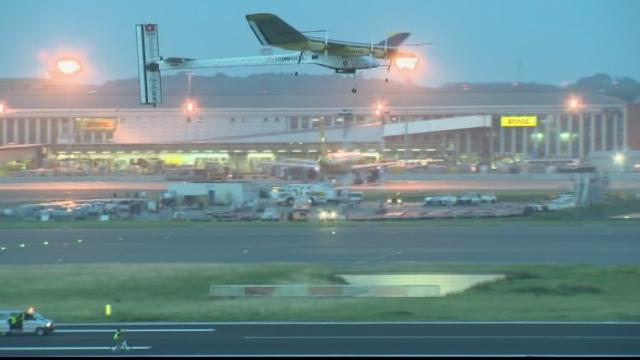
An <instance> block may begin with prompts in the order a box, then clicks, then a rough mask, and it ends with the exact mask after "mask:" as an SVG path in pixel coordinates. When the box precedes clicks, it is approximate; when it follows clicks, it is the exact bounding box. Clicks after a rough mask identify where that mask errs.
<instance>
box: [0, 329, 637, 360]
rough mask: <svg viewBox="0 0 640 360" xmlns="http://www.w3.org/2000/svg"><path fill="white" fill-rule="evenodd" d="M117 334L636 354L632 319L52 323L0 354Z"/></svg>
mask: <svg viewBox="0 0 640 360" xmlns="http://www.w3.org/2000/svg"><path fill="white" fill-rule="evenodd" d="M116 327H121V328H122V329H123V331H124V334H125V338H126V339H127V344H128V345H129V346H130V347H132V349H131V350H130V351H128V352H125V351H123V352H119V353H117V354H122V355H135V356H161V355H169V356H170V355H181V356H189V355H191V356H256V355H266V356H318V355H324V356H329V355H331V356H366V355H374V356H375V355H380V356H390V355H401V356H404V355H414V356H415V355H459V356H463V355H480V356H489V355H496V356H505V355H515V356H526V355H545V356H546V355H574V356H575V355H583V356H584V355H599V356H605V355H610V356H638V355H640V323H562V322H555V323H554V322H548V323H547V322H544V323H535V322H534V323H531V322H509V323H500V322H480V323H455V322H432V323H431V322H425V323H419V322H415V323H317V322H316V323H199V324H194V323H191V324H189V323H187V324H181V323H164V324H158V323H147V324H144V323H138V324H135V323H133V324H104V325H98V324H86V325H79V324H60V325H58V326H57V330H56V332H54V333H53V334H51V335H47V336H42V337H37V336H35V335H11V336H4V337H0V357H5V356H80V355H84V356H100V355H112V352H111V350H110V346H112V340H111V339H112V334H113V331H114V330H115V328H116Z"/></svg>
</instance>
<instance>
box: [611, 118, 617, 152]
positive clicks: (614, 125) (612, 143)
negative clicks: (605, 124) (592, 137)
mask: <svg viewBox="0 0 640 360" xmlns="http://www.w3.org/2000/svg"><path fill="white" fill-rule="evenodd" d="M611 122H612V124H611V127H613V141H612V142H611V150H614V151H617V150H618V114H614V115H612V116H611Z"/></svg>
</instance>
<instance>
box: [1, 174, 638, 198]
mask: <svg viewBox="0 0 640 360" xmlns="http://www.w3.org/2000/svg"><path fill="white" fill-rule="evenodd" d="M579 175H580V174H424V173H407V174H387V175H385V176H384V179H385V180H384V182H383V183H382V184H367V185H359V186H350V188H352V189H359V190H364V191H408V192H415V191H421V192H425V193H427V192H443V191H469V190H476V191H498V190H514V191H521V190H545V191H567V190H569V189H570V188H571V186H572V180H571V179H572V177H575V176H579ZM170 183H171V182H167V181H164V179H163V178H162V177H161V176H139V177H135V176H124V177H120V178H119V177H114V176H109V177H96V176H94V177H77V178H73V177H72V178H68V177H55V178H53V177H52V178H0V204H13V203H21V202H34V201H48V200H74V199H75V200H78V199H91V198H110V197H112V195H113V193H114V192H115V193H117V194H118V196H119V197H123V196H126V193H127V192H129V193H130V194H133V193H134V192H136V191H138V192H141V191H146V192H148V193H162V192H165V191H166V190H167V189H168V186H169V184H170ZM610 186H611V189H613V190H624V191H634V190H635V191H638V190H640V173H629V174H612V175H611V181H610Z"/></svg>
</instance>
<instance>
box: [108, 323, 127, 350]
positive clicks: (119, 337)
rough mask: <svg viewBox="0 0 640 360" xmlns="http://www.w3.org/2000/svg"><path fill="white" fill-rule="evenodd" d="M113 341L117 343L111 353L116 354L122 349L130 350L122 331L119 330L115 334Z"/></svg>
mask: <svg viewBox="0 0 640 360" xmlns="http://www.w3.org/2000/svg"><path fill="white" fill-rule="evenodd" d="M113 341H114V342H115V346H114V347H113V348H111V351H113V352H115V351H118V350H121V349H124V350H127V351H128V350H129V347H128V346H127V340H126V339H125V338H124V334H123V332H122V329H120V328H118V329H117V330H116V332H115V333H113Z"/></svg>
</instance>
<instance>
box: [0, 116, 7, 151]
mask: <svg viewBox="0 0 640 360" xmlns="http://www.w3.org/2000/svg"><path fill="white" fill-rule="evenodd" d="M0 121H2V142H1V143H0V145H5V144H8V143H9V139H7V136H8V135H7V128H8V127H9V126H8V125H9V120H8V119H7V118H2V119H0Z"/></svg>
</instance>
